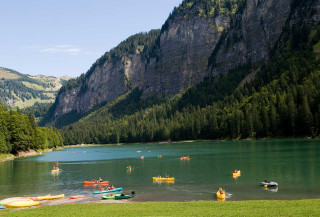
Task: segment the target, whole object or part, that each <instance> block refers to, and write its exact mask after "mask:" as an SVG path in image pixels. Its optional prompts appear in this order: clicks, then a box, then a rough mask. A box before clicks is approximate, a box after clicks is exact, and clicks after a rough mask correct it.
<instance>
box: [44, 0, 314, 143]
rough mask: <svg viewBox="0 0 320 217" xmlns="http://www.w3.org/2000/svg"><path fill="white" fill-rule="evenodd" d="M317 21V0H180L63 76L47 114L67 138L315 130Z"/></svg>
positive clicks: (211, 135) (140, 138) (297, 133)
mask: <svg viewBox="0 0 320 217" xmlns="http://www.w3.org/2000/svg"><path fill="white" fill-rule="evenodd" d="M319 21H320V1H319V0H305V1H298V0H292V1H288V0H287V1H285V0H278V1H276V0H265V1H260V0H247V1H214V0H212V1H209V0H208V1H206V0H198V1H191V0H188V1H183V2H182V3H181V5H180V6H179V7H178V8H175V9H174V10H173V12H172V13H171V14H170V16H169V18H168V20H167V21H166V22H165V24H164V25H163V26H162V29H161V30H154V31H151V32H149V33H141V34H137V35H135V36H132V37H130V38H128V39H127V40H126V41H124V42H122V43H121V44H120V45H119V46H118V47H116V48H114V49H113V50H111V51H110V52H107V53H106V54H105V55H104V56H103V57H101V58H100V59H99V60H97V62H96V63H95V64H94V65H93V66H92V67H91V69H90V70H89V71H88V72H87V73H86V74H84V75H82V76H80V77H79V78H77V79H74V80H71V81H69V82H68V83H67V84H66V85H64V86H63V87H62V89H61V90H60V92H59V94H58V97H57V100H56V101H55V104H54V105H53V106H52V107H51V110H50V113H48V115H47V117H46V118H47V119H46V121H53V123H54V124H56V126H57V125H58V126H59V127H62V126H64V125H68V126H66V127H64V128H62V134H63V137H64V138H65V139H66V140H65V141H66V143H67V144H74V143H79V142H86V143H91V142H94V143H98V142H100V143H107V142H113V143H116V142H137V141H159V140H166V139H169V138H171V139H174V140H181V139H199V138H202V139H206V138H247V137H254V138H256V137H278V136H315V135H317V134H318V132H319V123H320V120H319V117H320V110H319V108H320V105H319V95H320V93H319V91H318V90H319V89H320V86H319V82H318V81H319V79H318V78H319V59H320V58H319V50H320V48H319V47H320V46H319V44H320V42H319V38H320V29H319V28H318V25H319ZM68 118H69V120H68ZM80 118H81V119H80ZM79 119H80V120H79ZM61 120H64V121H61ZM78 120H79V121H78ZM76 121H78V122H76ZM72 122H76V123H74V124H71V125H69V124H70V123H72Z"/></svg>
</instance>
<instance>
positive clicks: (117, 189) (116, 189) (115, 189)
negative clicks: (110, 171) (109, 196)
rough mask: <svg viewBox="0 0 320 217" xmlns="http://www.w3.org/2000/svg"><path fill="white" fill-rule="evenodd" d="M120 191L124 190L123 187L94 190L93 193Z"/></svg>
mask: <svg viewBox="0 0 320 217" xmlns="http://www.w3.org/2000/svg"><path fill="white" fill-rule="evenodd" d="M118 191H122V187H120V188H114V189H112V190H103V191H94V192H93V194H104V193H112V192H118Z"/></svg>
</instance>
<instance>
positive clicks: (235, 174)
mask: <svg viewBox="0 0 320 217" xmlns="http://www.w3.org/2000/svg"><path fill="white" fill-rule="evenodd" d="M232 176H241V171H240V170H238V172H236V173H232Z"/></svg>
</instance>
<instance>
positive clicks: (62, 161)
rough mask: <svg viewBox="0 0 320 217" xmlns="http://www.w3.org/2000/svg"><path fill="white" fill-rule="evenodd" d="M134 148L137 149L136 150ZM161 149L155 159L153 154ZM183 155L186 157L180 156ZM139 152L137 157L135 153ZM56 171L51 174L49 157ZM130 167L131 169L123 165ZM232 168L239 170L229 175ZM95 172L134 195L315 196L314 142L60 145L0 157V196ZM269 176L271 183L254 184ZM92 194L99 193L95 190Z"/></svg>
mask: <svg viewBox="0 0 320 217" xmlns="http://www.w3.org/2000/svg"><path fill="white" fill-rule="evenodd" d="M137 151H142V152H141V153H138V152H137ZM159 154H161V155H162V158H158V157H157V155H159ZM183 155H189V156H190V158H191V160H190V161H187V160H186V161H183V160H180V157H181V156H183ZM140 156H144V157H145V158H144V160H141V159H140ZM54 161H59V166H60V168H61V169H62V170H63V171H61V172H59V174H56V175H53V174H51V169H52V162H54ZM128 165H133V166H134V170H132V171H127V169H126V167H127V166H128ZM234 169H240V170H241V176H240V177H239V178H238V179H237V180H235V179H234V178H232V176H231V171H233V170H234ZM166 174H169V175H170V176H174V177H175V182H174V183H166V182H163V183H153V181H152V177H153V176H158V175H161V176H165V175H166ZM98 177H102V178H103V179H104V180H109V181H110V184H113V185H114V186H117V187H118V186H119V187H120V186H122V187H123V188H124V192H125V193H126V192H128V193H129V192H131V191H132V190H134V191H136V192H137V196H136V197H135V198H133V199H132V200H134V201H189V200H216V196H215V192H216V191H217V189H218V188H219V186H221V187H223V188H224V189H225V190H226V192H228V193H230V195H229V197H228V198H227V200H253V199H254V200H260V199H267V200H269V199H270V200H275V199H306V198H320V141H319V140H271V141H244V142H230V141H223V142H220V141H215V142H190V143H187V142H186V143H169V144H137V145H120V146H96V147H79V148H67V149H64V150H61V151H56V152H51V153H47V154H45V155H43V156H37V157H31V158H24V159H18V160H14V161H7V162H2V163H1V162H0V199H1V198H6V197H13V196H38V195H46V194H52V195H54V194H62V193H64V194H65V195H66V196H70V195H75V194H85V195H87V196H93V195H92V192H93V191H95V190H98V187H96V188H95V187H86V186H83V185H82V181H83V180H92V179H94V178H95V179H97V178H98ZM264 179H268V180H270V181H276V182H278V184H279V187H278V188H267V189H265V188H264V187H261V186H259V183H260V181H263V180H264ZM97 197H99V195H97Z"/></svg>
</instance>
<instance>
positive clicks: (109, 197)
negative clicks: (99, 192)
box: [101, 194, 121, 199]
mask: <svg viewBox="0 0 320 217" xmlns="http://www.w3.org/2000/svg"><path fill="white" fill-rule="evenodd" d="M116 196H121V194H109V195H104V196H101V197H102V199H114V198H115V197H116Z"/></svg>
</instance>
